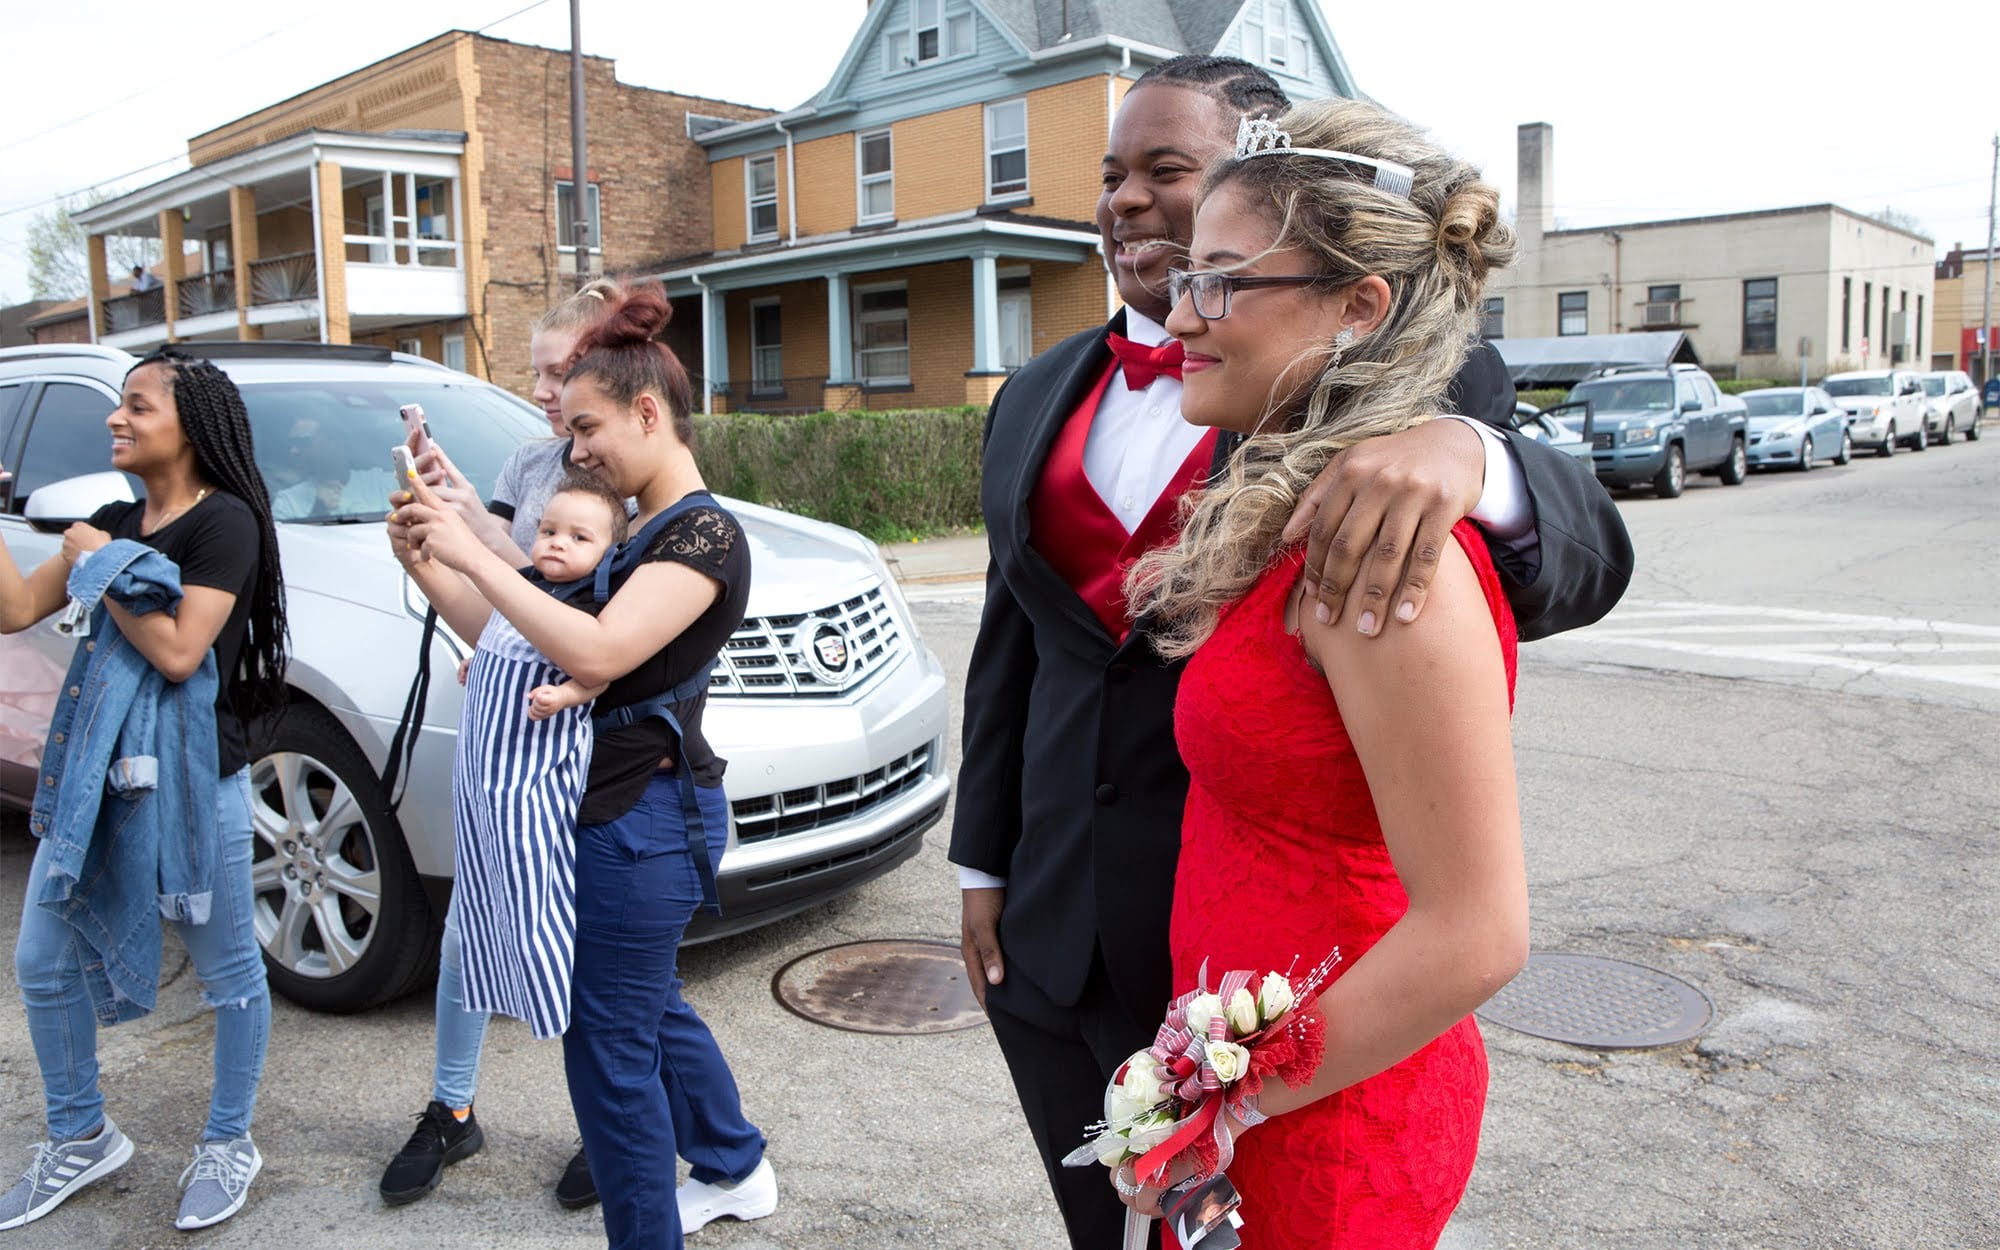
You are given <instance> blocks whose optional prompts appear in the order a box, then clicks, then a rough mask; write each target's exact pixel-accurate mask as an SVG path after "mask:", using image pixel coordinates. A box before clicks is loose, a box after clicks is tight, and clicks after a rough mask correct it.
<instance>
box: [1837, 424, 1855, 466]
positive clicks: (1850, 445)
mask: <svg viewBox="0 0 2000 1250" xmlns="http://www.w3.org/2000/svg"><path fill="white" fill-rule="evenodd" d="M1852 459H1854V435H1852V434H1849V433H1848V432H1847V431H1846V430H1842V431H1841V432H1840V453H1839V454H1838V455H1836V456H1835V457H1834V458H1833V462H1834V463H1835V464H1846V463H1847V462H1848V461H1850V460H1852Z"/></svg>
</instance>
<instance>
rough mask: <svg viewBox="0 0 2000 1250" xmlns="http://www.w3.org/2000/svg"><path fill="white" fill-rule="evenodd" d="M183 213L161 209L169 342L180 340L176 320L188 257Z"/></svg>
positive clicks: (163, 287)
mask: <svg viewBox="0 0 2000 1250" xmlns="http://www.w3.org/2000/svg"><path fill="white" fill-rule="evenodd" d="M181 239H182V234H181V214H180V210H179V209H174V208H163V209H161V210H160V259H161V261H163V262H164V263H163V264H162V265H161V268H163V269H165V270H166V276H164V277H163V278H161V279H160V298H161V300H162V301H163V302H164V303H165V304H166V320H167V342H169V343H174V342H178V341H179V339H178V338H177V337H176V336H175V334H174V322H175V321H176V320H177V319H178V318H179V316H180V310H181V295H180V286H181V279H182V278H184V277H186V276H187V274H186V272H185V270H184V269H183V266H184V265H185V263H186V258H185V257H183V256H182V255H181Z"/></svg>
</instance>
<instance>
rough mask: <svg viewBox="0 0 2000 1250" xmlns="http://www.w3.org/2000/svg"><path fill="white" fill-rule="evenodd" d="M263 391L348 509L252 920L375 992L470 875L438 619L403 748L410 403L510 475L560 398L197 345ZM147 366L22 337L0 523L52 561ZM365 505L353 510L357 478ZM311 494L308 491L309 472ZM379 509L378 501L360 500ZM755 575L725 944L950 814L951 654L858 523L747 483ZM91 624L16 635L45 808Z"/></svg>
mask: <svg viewBox="0 0 2000 1250" xmlns="http://www.w3.org/2000/svg"><path fill="white" fill-rule="evenodd" d="M183 347H184V349H185V350H189V351H196V352H206V353H208V354H209V355H211V356H213V357H214V358H215V360H216V362H217V363H218V364H220V365H221V366H222V367H223V368H224V369H226V370H227V371H228V373H229V374H230V376H231V377H232V378H234V379H235V381H236V382H237V384H238V385H239V386H240V387H241V389H242V391H243V398H244V403H245V405H246V406H247V407H248V409H249V413H250V422H251V425H252V427H253V429H254V430H255V433H256V446H257V463H258V467H259V468H260V469H261V470H262V471H263V473H264V477H265V481H266V482H267V484H268V485H269V486H270V488H271V492H272V494H273V496H274V497H280V498H295V499H311V498H315V497H317V498H327V499H337V500H340V503H339V505H337V509H336V510H334V511H324V512H311V511H310V509H309V508H301V509H298V510H297V511H296V513H295V515H297V518H298V519H295V520H288V521H282V522H280V523H279V525H278V543H279V548H280V551H281V555H282V559H283V562H284V569H285V580H286V585H287V604H288V611H289V615H290V618H291V628H292V653H291V654H292V660H291V669H290V676H289V684H290V686H291V704H290V707H289V708H288V709H287V710H286V711H285V712H284V713H283V715H282V716H280V717H279V718H277V719H276V720H275V721H271V722H266V723H261V724H259V725H256V726H254V727H253V730H252V733H253V747H252V753H253V756H254V759H253V762H252V764H251V787H252V790H253V792H254V793H253V809H254V810H253V816H254V821H255V825H256V836H257V839H258V845H257V848H256V851H255V858H254V867H253V873H254V876H255V883H256V891H257V902H256V922H257V936H258V939H259V940H260V941H261V942H262V944H263V947H264V953H265V958H266V962H267V965H268V967H269V969H270V973H271V981H272V984H273V986H275V987H276V988H277V989H278V990H279V991H281V992H282V993H284V994H285V995H286V996H287V997H289V998H291V999H293V1000H294V1001H297V1002H299V1003H302V1004H304V1005H306V1006H309V1007H314V1008H319V1009H323V1010H331V1011H353V1010H359V1009H362V1008H365V1007H369V1006H372V1005H374V1004H377V1003H380V1002H383V1001H386V1000H388V999H391V998H394V997H396V996H398V995H400V994H402V993H404V992H406V991H408V990H410V989H412V988H414V987H415V986H416V985H418V984H420V983H421V982H422V981H423V980H424V979H425V978H426V977H427V976H428V974H429V971H430V969H431V968H432V967H433V966H434V961H435V956H436V948H437V936H438V933H439V931H440V927H441V923H442V919H443V916H444V906H445V903H446V901H447V900H448V898H449V887H450V878H451V875H452V821H451V812H452V805H451V771H452V759H453V754H454V748H455V742H456V738H457V730H458V714H459V700H460V690H459V687H458V685H457V683H456V682H454V681H453V680H452V674H453V671H454V669H455V668H456V666H457V664H458V662H459V660H460V659H461V658H462V657H464V656H465V655H466V654H468V653H469V651H470V648H469V647H468V646H467V645H466V642H465V640H463V639H460V638H457V637H455V636H453V635H452V633H451V632H450V631H449V630H448V629H445V628H442V627H440V628H439V629H438V630H437V632H436V633H435V635H434V636H433V638H432V640H431V642H430V644H429V647H428V652H427V656H426V658H427V659H428V662H429V670H430V673H431V674H432V675H433V680H432V681H431V682H430V686H429V698H428V703H427V706H426V708H425V711H424V715H423V718H422V724H421V727H420V729H419V730H418V731H417V732H416V733H415V734H414V739H415V744H414V748H413V749H412V750H411V753H410V756H409V763H408V766H407V767H406V768H405V769H404V770H403V780H402V782H401V783H400V784H399V786H398V788H399V790H401V793H399V794H394V795H392V794H389V793H385V790H384V787H383V784H382V775H383V768H384V765H385V764H386V763H387V761H388V758H389V750H390V741H391V738H392V737H393V736H394V734H395V732H396V728H397V726H398V724H399V722H400V720H401V718H402V712H403V708H404V704H405V700H406V697H407V696H408V695H409V694H410V692H411V689H412V682H413V679H414V676H415V673H416V671H417V667H418V661H419V651H420V640H421V638H422V624H421V622H422V619H423V616H424V611H425V604H424V601H423V599H422V597H421V596H420V595H419V594H418V593H417V591H416V589H415V586H414V584H413V583H412V582H411V581H410V580H409V578H408V577H407V576H405V575H404V573H403V571H402V568H401V566H400V565H398V564H397V563H396V561H395V559H394V558H393V557H392V556H391V555H390V553H389V546H388V542H387V541H386V539H385V538H384V536H383V533H382V518H383V514H384V513H385V511H386V510H387V504H386V500H383V501H379V502H378V501H376V500H375V499H374V498H373V496H372V495H371V494H370V492H369V490H368V489H364V488H363V487H362V486H361V484H362V483H364V482H366V481H368V480H370V478H371V476H372V475H374V474H377V473H381V474H383V478H384V480H385V481H386V480H387V474H386V472H385V471H384V467H385V466H387V465H388V464H389V448H390V447H391V445H392V444H394V443H396V442H398V441H400V439H401V437H402V425H401V423H400V421H399V419H398V415H397V408H398V405H400V404H405V403H412V402H414V403H421V404H422V405H423V406H424V410H425V413H426V415H427V417H428V419H429V422H430V426H431V430H432V431H433V433H434V434H435V435H436V437H437V439H438V441H439V442H440V443H442V444H443V445H445V446H446V447H448V448H450V450H451V454H452V458H453V460H454V461H455V462H456V463H457V464H458V466H459V468H460V469H461V470H462V471H464V472H465V473H466V475H467V476H468V477H469V478H470V479H471V480H472V481H474V482H480V483H489V482H491V481H492V480H493V478H494V475H495V474H496V473H497V472H498V470H499V468H500V463H501V461H502V460H503V459H505V457H506V456H507V454H508V453H509V452H510V451H512V450H513V448H515V447H516V446H518V445H520V444H521V443H523V442H526V441H528V440H530V439H533V438H536V437H543V436H546V435H547V433H548V425H547V422H546V421H545V420H544V418H543V417H542V414H541V412H540V410H539V409H536V408H533V407H531V406H529V405H528V404H526V403H524V402H522V401H521V400H519V399H517V398H515V397H514V396H513V395H510V394H508V393H507V392H506V391H504V390H501V389H500V388H499V387H496V386H493V385H490V384H489V383H486V382H483V381H480V380H479V379H477V378H473V377H469V376H467V375H465V374H462V373H457V372H453V371H451V370H448V369H445V368H443V367H442V366H440V365H435V364H430V363H428V362H425V361H423V360H420V359H418V358H416V357H413V356H405V355H402V354H400V353H392V352H389V351H387V350H386V349H381V348H366V347H353V348H323V347H319V346H317V345H306V344H296V343H276V342H272V343H262V344H235V343H212V344H211V343H188V344H184V345H183ZM133 360H134V358H133V357H131V356H129V355H127V354H126V353H124V352H121V351H117V350H114V349H110V348H104V347H96V346H71V347H36V348H15V349H8V350H4V351H0V462H4V463H5V465H6V466H7V467H8V468H10V469H12V470H13V471H14V477H13V480H12V481H11V482H9V483H6V484H4V485H0V537H4V540H5V542H6V543H7V546H8V548H9V549H10V550H11V551H12V553H13V555H14V558H15V560H16V561H17V562H19V563H20V564H22V565H23V566H32V565H34V564H37V563H39V562H40V561H41V560H42V559H44V558H45V557H47V556H48V555H50V554H52V553H53V552H55V551H56V549H57V548H58V546H59V545H60V541H61V538H60V535H61V530H62V528H63V526H64V525H65V524H66V523H67V522H69V521H71V520H74V519H78V518H82V517H87V516H89V515H90V514H91V513H92V512H94V511H95V510H96V509H97V507H98V506H100V505H102V504H104V503H107V502H109V501H110V500H112V499H114V498H127V499H129V498H131V497H132V492H131V487H130V483H129V482H128V481H127V480H126V479H125V478H124V477H123V476H122V475H120V474H117V473H112V472H107V471H105V470H106V469H107V466H108V464H109V458H110V440H109V435H108V434H107V432H106V430H105V427H104V418H105V415H106V414H107V413H109V412H110V411H111V409H112V408H113V407H115V406H116V404H117V398H116V397H117V395H118V393H119V390H120V385H121V382H122V380H123V378H124V376H125V373H126V371H127V369H129V368H130V367H131V365H132V364H133ZM315 483H317V484H318V485H319V486H322V487H345V488H347V490H346V495H347V496H348V498H350V499H353V500H355V501H356V503H355V506H354V507H353V508H352V509H347V508H346V502H347V501H346V500H344V499H341V498H340V496H341V492H340V491H339V490H333V489H328V490H316V489H315V487H314V484H315ZM301 487H303V489H300V488H301ZM364 504H365V506H364ZM729 507H730V508H731V509H732V510H733V511H735V512H736V514H737V516H738V517H739V518H740V519H741V520H742V522H743V528H744V531H745V533H746V535H747V538H748V541H749V543H750V549H751V561H752V567H753V569H754V570H755V574H754V581H753V584H752V587H751V591H750V602H749V606H748V614H747V618H746V619H745V620H744V622H743V626H742V628H741V629H739V630H737V631H736V634H735V636H734V637H733V638H731V639H730V641H729V643H728V645H727V646H726V647H725V648H724V650H723V652H722V656H721V660H720V662H719V664H718V665H717V668H716V670H715V674H714V677H713V679H712V682H711V686H710V691H711V693H710V696H709V697H710V703H709V707H708V711H707V714H706V717H705V727H706V729H707V731H708V735H709V737H710V739H711V740H712V741H713V743H714V745H715V747H716V750H717V751H718V753H720V754H721V755H722V756H724V757H725V758H727V759H728V760H729V774H728V779H727V782H726V785H727V787H728V791H729V799H730V813H731V820H730V833H729V843H728V848H727V850H726V851H725V853H724V855H723V858H722V867H721V871H720V873H719V878H718V884H719V887H720V892H721V896H722V902H723V908H724V911H723V917H722V919H720V920H719V921H718V920H710V919H709V918H707V917H698V918H697V922H696V927H695V928H694V929H692V930H691V931H690V934H689V938H688V940H689V941H700V940H704V939H708V938H715V937H720V936H724V935H726V934H730V933H734V932H738V931H740V930H743V929H746V928H749V927H752V926H755V925H758V924H762V923H766V922H769V921H771V920H775V919H778V918H780V917H782V916H787V915H790V914H792V913H794V912H797V911H799V910H802V909H804V908H806V907H809V906H811V905H813V904H815V903H819V902H822V901H824V900H826V899H829V898H832V897H834V896H836V895H839V894H841V893H843V892H845V891H847V890H851V889H853V888H854V887H855V886H857V885H859V884H860V883H862V882H864V881H867V880H869V879H871V878H873V877H876V876H878V875H880V874H882V873H884V872H887V871H888V870H889V869H891V868H893V867H894V866H895V865H897V864H899V863H901V862H903V861H904V860H906V859H908V858H909V857H910V856H912V855H914V854H916V852H917V850H918V848H919V847H920V845H921V843H922V839H923V834H924V831H925V830H926V829H928V828H929V827H930V826H931V825H932V824H934V823H936V822H937V820H938V818H939V817H940V816H941V815H942V814H943V812H944V807H945V802H946V799H947V796H948V793H949V788H950V787H949V782H948V780H947V778H946V775H945V742H944V735H945V733H946V730H947V716H948V711H947V694H946V690H945V680H944V673H943V671H942V669H941V668H940V666H939V664H938V662H937V659H936V657H935V656H933V655H932V654H931V653H930V651H929V650H928V649H926V648H925V647H924V645H923V643H922V641H921V640H920V639H919V638H918V636H917V628H916V623H915V622H914V621H913V620H912V619H911V617H910V613H909V609H908V607H907V606H906V605H905V603H904V602H903V599H902V595H901V594H900V592H899V591H898V590H897V588H896V583H895V581H894V579H893V578H892V577H891V576H890V574H889V571H888V568H887V566H886V565H885V564H884V563H883V560H882V557H881V554H880V553H879V552H878V551H877V550H876V549H875V546H874V544H872V543H870V542H868V541H867V540H866V539H864V538H862V537H861V536H860V535H859V534H856V533H854V532H853V531H851V530H845V529H841V528H838V527H836V526H832V525H825V524H822V523H820V522H817V521H809V520H805V519H803V518H801V517H796V516H791V515H789V514H786V513H783V512H778V511H775V510H773V509H770V508H763V507H757V506H754V505H751V504H746V503H740V502H736V501H729ZM72 645H73V644H72V643H71V641H70V640H69V639H68V638H66V637H63V636H60V635H58V634H56V633H55V632H54V631H53V630H52V629H50V628H48V627H47V626H36V627H34V628H32V629H30V630H28V631H25V632H23V633H21V634H17V635H14V636H12V637H8V638H0V798H4V800H5V801H7V802H9V803H10V804H12V805H17V806H26V805H27V803H28V802H29V800H30V798H31V796H32V794H33V790H34V783H35V775H36V770H37V768H38V766H39V764H40V760H41V750H42V738H43V734H44V733H45V731H46V728H47V722H48V717H49V713H50V710H51V709H52V708H53V707H54V705H55V698H56V692H57V688H58V686H59V685H60V682H61V679H62V676H63V673H64V671H65V668H66V666H67V663H68V660H69V654H70V650H71V647H72Z"/></svg>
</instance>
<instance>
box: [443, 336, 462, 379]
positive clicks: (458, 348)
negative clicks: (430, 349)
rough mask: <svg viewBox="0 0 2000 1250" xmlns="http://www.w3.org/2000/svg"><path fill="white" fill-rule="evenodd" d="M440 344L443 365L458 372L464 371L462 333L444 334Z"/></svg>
mask: <svg viewBox="0 0 2000 1250" xmlns="http://www.w3.org/2000/svg"><path fill="white" fill-rule="evenodd" d="M442 346H443V348H444V367H445V368H447V369H456V370H458V371H459V372H460V373H464V372H465V336H464V335H463V334H447V335H445V336H444V342H443V344H442Z"/></svg>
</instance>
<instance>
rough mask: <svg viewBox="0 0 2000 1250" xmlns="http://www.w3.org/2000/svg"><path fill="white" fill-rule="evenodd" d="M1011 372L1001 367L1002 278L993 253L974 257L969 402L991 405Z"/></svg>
mask: <svg viewBox="0 0 2000 1250" xmlns="http://www.w3.org/2000/svg"><path fill="white" fill-rule="evenodd" d="M1006 377H1007V371H1006V370H1005V369H1002V368H1001V367H1000V275H999V273H998V272H997V266H996V265H995V263H994V257H993V253H991V252H982V253H981V254H979V255H977V256H974V257H973V258H972V368H971V369H969V370H967V371H966V374H965V402H966V403H968V404H990V403H992V402H993V397H994V396H995V395H996V394H998V393H999V391H1000V384H1001V382H1003V381H1005V380H1006Z"/></svg>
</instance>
